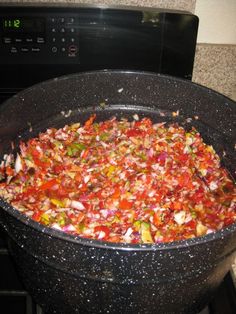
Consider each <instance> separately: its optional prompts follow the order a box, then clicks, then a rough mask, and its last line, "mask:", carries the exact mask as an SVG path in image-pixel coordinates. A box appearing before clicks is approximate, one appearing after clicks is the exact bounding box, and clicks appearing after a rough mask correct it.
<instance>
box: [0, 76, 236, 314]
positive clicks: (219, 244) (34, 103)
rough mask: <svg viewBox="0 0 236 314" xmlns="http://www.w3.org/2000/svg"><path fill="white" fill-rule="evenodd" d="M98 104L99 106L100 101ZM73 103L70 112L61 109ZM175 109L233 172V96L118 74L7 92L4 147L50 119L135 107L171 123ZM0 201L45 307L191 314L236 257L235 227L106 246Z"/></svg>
mask: <svg viewBox="0 0 236 314" xmlns="http://www.w3.org/2000/svg"><path fill="white" fill-rule="evenodd" d="M120 90H122V92H119V91H120ZM104 101H105V103H106V106H105V109H104V106H102V107H101V106H100V103H101V102H104ZM16 108H17V109H16ZM70 110H71V114H68V117H67V115H66V116H65V115H63V114H62V111H63V112H69V111H70ZM177 110H179V116H177V117H176V118H175V119H177V120H176V121H179V122H180V123H183V124H185V123H187V122H186V118H190V117H194V116H197V117H198V119H197V120H194V119H193V121H192V122H191V123H190V124H197V127H198V129H199V128H200V131H202V132H203V133H204V134H202V135H203V136H204V137H205V139H206V140H207V141H208V142H211V143H212V144H213V146H214V147H215V148H216V149H217V151H218V152H219V154H222V156H223V158H224V162H225V163H226V164H227V165H228V167H229V169H231V170H232V169H233V168H235V163H236V161H235V151H234V139H235V132H234V131H235V121H236V116H235V115H236V107H235V103H234V102H233V101H231V100H230V99H228V98H225V97H224V96H222V95H220V94H217V93H215V92H213V91H211V90H208V89H206V88H203V87H200V86H197V85H195V84H193V83H191V82H185V81H181V80H178V79H173V78H171V77H162V76H160V75H155V74H147V73H132V72H126V73H125V72H123V73H121V72H116V71H115V72H95V73H88V74H78V75H73V76H69V77H64V78H61V79H54V80H52V81H49V82H45V83H42V84H39V85H37V86H35V87H33V88H31V89H27V90H25V91H23V92H21V93H19V94H18V95H17V96H15V97H13V98H11V99H10V100H9V101H7V102H6V103H5V105H3V106H1V108H0V134H1V140H0V154H3V153H4V152H6V151H7V150H8V148H9V147H10V146H11V144H10V142H11V141H12V140H13V141H14V142H15V144H17V142H18V141H19V140H20V139H22V136H23V137H24V138H26V137H27V136H32V135H33V134H34V132H35V133H37V132H38V131H39V130H42V129H43V128H45V127H48V126H49V125H50V126H58V125H63V124H65V123H71V122H73V121H76V120H78V119H79V120H80V121H84V120H86V119H87V117H88V116H89V115H90V114H91V112H94V111H96V113H97V116H98V119H106V118H108V117H110V116H111V115H117V116H119V117H120V116H126V117H129V116H130V117H131V116H132V115H133V114H134V113H138V114H139V115H141V116H142V115H147V116H150V117H152V118H153V120H154V121H161V120H162V121H163V119H165V120H166V121H170V120H173V116H172V112H173V111H177ZM163 114H164V115H165V116H164V117H163ZM29 125H30V126H32V131H31V132H29ZM186 127H187V124H186ZM30 130H31V127H30ZM24 132H25V134H24V135H20V134H22V133H24ZM19 135H20V136H19ZM223 152H224V154H223ZM0 205H1V207H2V208H3V209H2V210H1V211H0V215H1V216H0V219H1V221H2V222H3V225H4V226H5V229H6V230H7V232H8V235H9V247H10V251H11V253H12V255H13V257H14V260H15V262H16V265H17V267H18V271H19V273H20V275H21V277H22V280H23V282H24V284H25V286H26V288H27V290H28V291H29V292H30V294H31V295H32V296H33V297H34V298H35V300H36V302H37V303H39V304H40V305H42V307H43V308H44V309H45V310H47V311H48V312H49V313H50V314H53V313H57V314H74V313H82V314H84V313H92V314H94V313H114V314H116V313H140V314H143V313H147V314H152V313H153V314H156V313H166V314H168V313H170V314H171V313H176V314H177V313H178V314H179V313H183V314H191V313H193V314H194V313H197V312H198V311H199V310H200V309H201V308H202V307H203V306H204V305H205V304H206V303H207V302H208V300H209V297H210V296H211V295H212V293H213V292H214V289H215V288H216V287H217V286H218V285H219V284H220V282H221V280H222V279H223V277H224V276H225V274H226V273H227V272H228V270H229V269H230V266H231V264H232V261H233V259H234V257H235V250H236V224H234V225H232V226H230V227H228V228H226V229H224V230H221V231H219V232H217V233H212V234H209V235H207V236H205V237H202V238H195V239H192V240H188V241H181V242H176V243H170V244H160V245H129V244H111V243H110V244H109V243H105V242H100V241H94V240H86V239H81V238H75V237H73V236H69V235H67V234H64V233H62V232H60V231H58V230H53V229H49V228H47V227H45V226H42V225H39V224H38V223H36V222H33V221H31V220H30V219H28V218H26V217H25V216H23V215H22V214H20V213H19V212H18V211H16V210H14V209H13V208H11V207H10V206H8V205H7V204H6V203H4V202H1V204H0Z"/></svg>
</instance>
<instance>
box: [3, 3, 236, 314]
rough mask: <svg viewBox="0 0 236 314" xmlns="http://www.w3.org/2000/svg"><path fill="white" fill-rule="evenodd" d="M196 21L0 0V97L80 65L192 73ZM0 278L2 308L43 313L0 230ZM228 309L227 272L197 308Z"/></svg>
mask: <svg viewBox="0 0 236 314" xmlns="http://www.w3.org/2000/svg"><path fill="white" fill-rule="evenodd" d="M197 29H198V18H197V16H195V15H193V14H190V13H188V12H183V11H172V10H161V9H160V10H158V9H150V8H148V9H147V8H134V7H133V8H127V7H126V8H125V7H95V6H94V7H91V6H81V5H80V6H75V5H73V6H68V5H67V6H63V5H61V6H58V5H57V6H55V5H46V6H44V5H42V6H38V7H36V6H32V5H31V6H30V5H19V6H17V7H15V6H14V5H2V6H1V7H0V41H1V45H0V73H1V75H0V105H1V104H2V103H3V102H4V101H5V100H6V99H8V98H9V97H12V96H14V95H15V94H16V93H18V92H19V91H21V90H23V89H25V88H27V87H29V86H32V85H34V84H37V83H39V82H41V81H45V80H48V79H51V78H54V77H58V76H62V75H66V74H71V73H77V72H84V71H92V70H102V71H106V70H108V69H123V70H139V71H151V72H156V73H161V74H165V75H170V76H175V77H179V78H183V79H186V80H191V79H192V72H193V64H194V56H195V48H196V38H197ZM49 105H50V104H49ZM0 278H1V280H0V306H1V309H3V308H5V309H7V313H8V314H15V313H17V314H36V313H37V314H42V313H43V311H42V309H41V307H40V306H39V305H37V304H36V303H35V302H34V300H33V299H32V298H31V296H30V295H29V294H28V293H27V291H26V290H25V288H24V286H23V284H22V283H21V280H20V279H19V278H18V273H17V271H16V269H15V265H14V262H13V261H12V259H11V256H10V254H9V253H8V249H7V237H6V235H5V234H4V232H3V231H1V233H0ZM235 312H236V290H235V286H234V280H233V274H231V273H228V274H227V275H226V277H225V279H224V281H223V282H222V284H221V286H220V287H219V289H218V291H217V293H216V295H215V298H214V299H213V300H209V305H208V307H207V308H205V309H204V310H203V311H202V312H201V314H207V313H209V314H213V313H215V314H216V313H218V314H222V313H224V314H231V313H235ZM48 314H50V313H48ZM163 314H164V313H163Z"/></svg>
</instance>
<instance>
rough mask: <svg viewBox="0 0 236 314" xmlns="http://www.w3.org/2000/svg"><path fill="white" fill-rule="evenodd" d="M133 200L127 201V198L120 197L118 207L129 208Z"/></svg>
mask: <svg viewBox="0 0 236 314" xmlns="http://www.w3.org/2000/svg"><path fill="white" fill-rule="evenodd" d="M133 204H134V203H133V202H131V201H128V200H127V199H125V198H124V199H122V200H121V201H120V203H119V208H120V209H131V208H132V207H133Z"/></svg>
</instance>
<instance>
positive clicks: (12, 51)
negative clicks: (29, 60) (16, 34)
mask: <svg viewBox="0 0 236 314" xmlns="http://www.w3.org/2000/svg"><path fill="white" fill-rule="evenodd" d="M10 52H11V53H17V52H18V50H17V48H16V47H11V50H10Z"/></svg>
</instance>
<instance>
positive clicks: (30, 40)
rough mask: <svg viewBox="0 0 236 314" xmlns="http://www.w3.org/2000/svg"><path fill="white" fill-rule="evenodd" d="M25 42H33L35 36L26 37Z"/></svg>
mask: <svg viewBox="0 0 236 314" xmlns="http://www.w3.org/2000/svg"><path fill="white" fill-rule="evenodd" d="M25 42H26V43H27V44H31V43H32V42H33V38H25Z"/></svg>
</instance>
